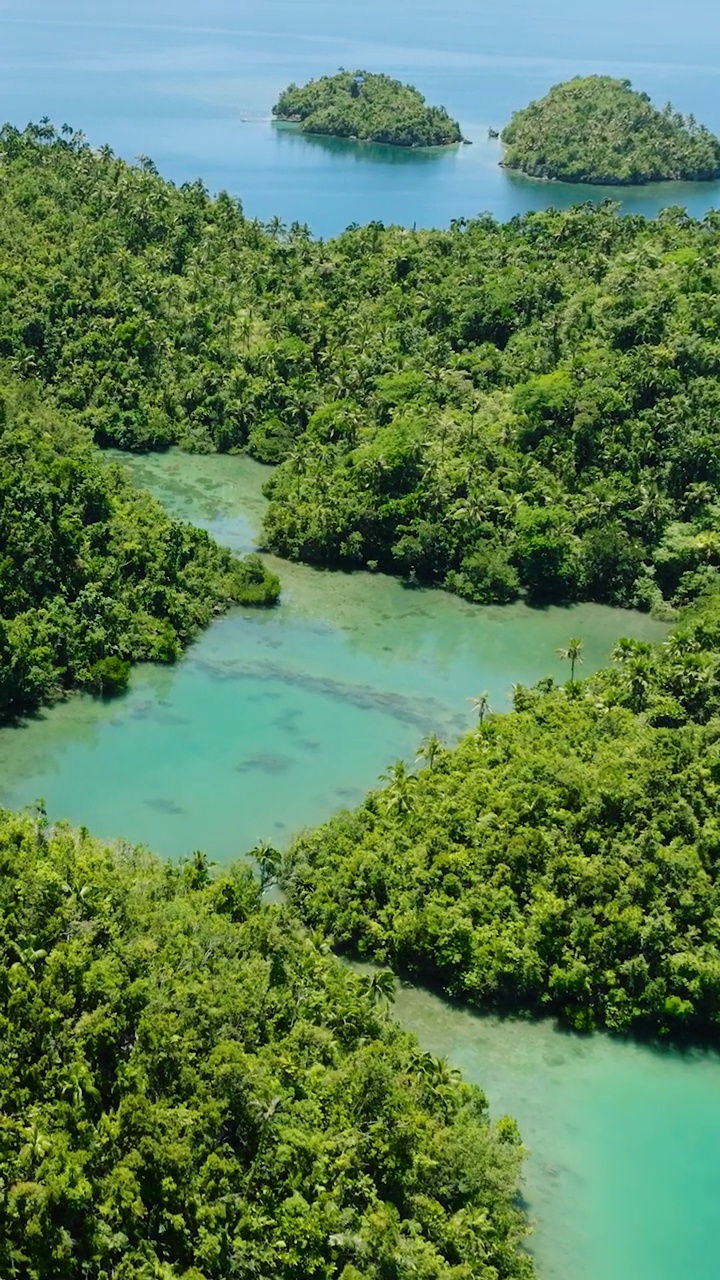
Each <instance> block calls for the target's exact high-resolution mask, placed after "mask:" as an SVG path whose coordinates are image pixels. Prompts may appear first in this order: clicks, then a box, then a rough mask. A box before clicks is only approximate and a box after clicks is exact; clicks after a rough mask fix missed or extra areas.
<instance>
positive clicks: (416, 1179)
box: [0, 813, 533, 1280]
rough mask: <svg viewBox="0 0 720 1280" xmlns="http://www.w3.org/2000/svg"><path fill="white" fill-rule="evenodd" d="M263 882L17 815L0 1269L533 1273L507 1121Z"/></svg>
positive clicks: (99, 1276) (10, 900)
mask: <svg viewBox="0 0 720 1280" xmlns="http://www.w3.org/2000/svg"><path fill="white" fill-rule="evenodd" d="M259 898H260V889H259V885H258V883H257V881H256V880H255V879H254V878H253V876H252V874H251V872H250V871H249V869H248V868H247V867H246V866H242V865H238V866H236V867H234V868H231V869H229V870H227V871H225V872H223V873H222V874H221V875H219V876H218V877H217V878H212V877H211V876H210V874H209V869H208V865H207V860H206V859H205V858H204V857H203V855H202V854H196V855H194V857H193V859H192V860H191V861H190V862H189V863H188V864H187V865H186V866H185V867H175V866H170V865H164V864H161V863H160V862H157V861H155V860H154V859H152V858H151V857H150V856H149V855H148V854H147V853H146V852H144V851H143V850H141V849H133V848H130V847H127V846H121V847H117V848H115V849H110V848H108V847H106V846H103V845H101V844H99V843H97V842H95V841H93V840H91V839H90V838H89V837H88V835H87V833H86V832H82V831H81V832H80V833H76V832H74V831H72V830H70V829H69V828H67V827H65V826H62V825H60V826H58V827H56V828H54V829H53V830H52V831H50V830H49V829H48V828H47V827H46V825H45V823H44V820H43V819H42V817H41V816H40V817H39V818H33V817H31V816H29V815H28V816H22V817H15V816H12V815H10V814H7V813H0V957H1V959H2V964H1V968H0V1044H1V1045H2V1054H0V1274H2V1275H3V1276H7V1277H10V1276H17V1277H23V1280H49V1278H50V1277H52V1280H107V1278H108V1277H110V1276H113V1277H115V1278H116V1280H158V1278H159V1277H162V1278H163V1280H174V1278H177V1280H246V1278H247V1277H250V1276H252V1277H257V1280H305V1278H306V1277H317V1278H318V1280H340V1278H342V1280H349V1277H354V1278H355V1280H387V1277H390V1276H392V1277H397V1280H400V1278H402V1277H417V1280H521V1278H522V1277H524V1278H525V1280H530V1277H531V1276H532V1275H533V1266H532V1262H531V1260H530V1258H529V1256H528V1255H526V1254H525V1253H523V1252H522V1250H521V1243H522V1240H523V1236H524V1234H525V1226H524V1221H523V1218H522V1216H521V1214H520V1212H519V1211H518V1209H517V1207H516V1205H515V1195H516V1187H517V1178H518V1170H519V1164H520V1159H521V1154H522V1152H521V1148H520V1145H519V1139H518V1135H517V1130H516V1129H515V1128H514V1126H513V1125H512V1122H510V1121H507V1120H504V1121H501V1122H500V1123H499V1124H491V1123H490V1121H489V1119H488V1114H487V1104H486V1102H485V1098H484V1097H483V1095H482V1094H481V1093H480V1091H479V1090H478V1089H476V1088H475V1087H472V1086H469V1085H466V1084H463V1083H461V1082H459V1081H458V1080H457V1079H456V1078H455V1076H454V1075H453V1073H451V1072H450V1071H449V1070H448V1069H447V1067H446V1065H445V1064H444V1063H441V1062H437V1061H436V1060H435V1059H433V1058H431V1057H430V1056H429V1055H427V1054H422V1053H420V1051H419V1049H418V1047H417V1044H416V1042H415V1041H414V1039H413V1038H412V1037H411V1036H409V1035H407V1034H405V1033H404V1032H402V1031H401V1030H400V1029H399V1027H398V1026H397V1025H396V1024H394V1023H393V1022H392V1021H391V1020H390V1019H389V1017H388V1015H387V1002H388V1001H389V1000H390V999H392V981H391V980H390V979H389V977H388V975H387V974H382V973H381V974H378V975H375V976H374V977H373V978H371V979H359V978H357V977H355V976H354V975H353V974H352V973H350V972H349V971H348V970H346V969H344V968H343V967H341V966H340V965H339V964H338V962H337V961H336V960H335V959H334V958H333V957H332V956H331V955H328V954H327V948H324V949H323V948H322V947H321V946H319V945H316V943H314V942H313V941H312V940H311V939H309V938H308V937H307V936H305V935H304V934H303V933H302V932H301V930H300V929H299V927H298V925H297V924H296V922H295V921H294V920H293V919H292V918H291V917H290V916H289V915H288V913H287V911H286V910H285V909H279V908H277V907H270V908H262V907H261V906H260V902H259Z"/></svg>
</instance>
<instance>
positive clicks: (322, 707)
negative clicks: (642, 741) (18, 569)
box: [0, 452, 720, 1280]
mask: <svg viewBox="0 0 720 1280" xmlns="http://www.w3.org/2000/svg"><path fill="white" fill-rule="evenodd" d="M127 461H128V462H129V464H130V466H131V469H132V472H133V474H134V476H135V478H136V480H137V482H138V483H142V484H143V485H146V486H147V487H149V488H150V489H152V490H153V491H154V492H155V493H156V495H157V496H158V497H159V498H160V499H161V500H162V501H163V503H164V504H165V506H166V507H167V508H168V509H169V510H171V511H172V512H174V513H176V514H177V515H179V516H182V517H184V518H188V519H192V520H193V521H194V522H195V523H197V524H199V525H202V526H203V527H205V528H207V529H209V530H211V531H212V532H213V533H214V534H215V536H216V537H218V539H219V540H221V541H222V542H224V543H226V544H228V545H230V546H232V547H234V548H235V549H237V550H246V549H249V548H251V547H252V546H253V545H254V544H255V542H256V539H257V536H258V529H259V525H260V520H261V517H262V511H263V507H264V503H265V500H264V498H263V496H262V492H261V487H262V483H263V480H264V478H265V476H266V474H267V472H266V469H264V468H262V467H261V466H259V464H257V463H255V462H252V461H251V460H250V459H247V458H229V457H210V458H207V457H192V456H189V455H184V454H181V453H177V452H172V453H169V454H166V455H164V456H154V457H149V458H137V457H134V458H130V459H127ZM271 562H272V563H273V564H274V565H275V567H276V568H277V569H278V571H279V573H280V574H281V577H282V581H283V587H284V593H283V600H282V603H281V605H280V607H279V608H278V609H276V610H274V611H272V612H270V613H267V614H264V613H263V614H257V613H253V612H251V611H245V610H237V611H235V612H233V613H232V614H230V615H229V616H227V617H226V618H223V619H220V620H219V621H218V622H216V623H215V624H214V625H213V626H212V627H211V628H210V629H209V630H208V631H207V632H206V633H205V634H204V635H203V636H202V637H200V638H199V640H198V641H197V643H196V644H195V646H194V647H193V648H192V649H191V650H190V652H189V653H188V655H187V656H186V657H185V658H184V659H183V661H182V662H180V663H179V664H178V665H177V666H176V667H174V668H157V667H145V668H141V669H140V670H139V671H136V672H135V673H134V674H133V680H132V685H131V688H130V691H129V692H128V694H127V695H126V696H125V697H123V698H121V699H119V700H117V701H112V702H108V703H103V702H99V701H96V700H94V699H91V698H84V697H81V698H73V699H71V700H70V701H68V702H67V703H65V704H64V705H62V706H59V707H56V708H54V709H52V710H50V711H48V712H45V713H43V715H41V716H40V717H38V719H36V720H34V721H32V722H29V723H28V724H27V725H25V726H24V727H23V728H20V729H5V730H3V731H1V732H0V803H2V804H5V805H8V806H11V807H19V806H21V805H23V804H28V803H32V802H33V801H34V800H35V799H37V798H38V797H40V796H43V797H44V798H45V800H46V803H47V805H48V809H49V812H50V814H51V816H53V817H57V816H59V815H61V814H63V815H65V816H67V817H69V818H71V819H72V820H73V821H74V822H76V823H85V824H86V825H87V826H89V827H90V828H91V829H92V830H93V831H95V832H96V833H97V834H99V835H105V836H116V835H124V836H128V837H130V838H132V839H135V840H142V841H144V842H146V843H148V844H149V845H151V846H152V847H153V848H155V849H157V850H158V851H159V852H161V853H165V854H170V855H172V856H179V855H182V854H184V853H188V852H189V851H190V850H192V849H193V848H195V847H202V848H204V849H206V850H207V851H208V852H209V853H210V855H211V856H212V857H213V858H215V859H217V860H218V861H222V860H225V859H227V858H231V857H233V856H236V855H237V854H240V853H242V852H243V851H245V850H246V849H248V848H249V847H250V846H251V845H252V844H253V843H254V842H255V841H256V840H257V839H259V838H267V839H270V840H273V841H275V842H277V843H282V841H283V840H285V839H287V838H289V837H290V835H291V834H292V832H293V831H294V830H296V829H297V828H298V827H300V826H302V825H303V824H307V823H313V822H317V821H320V820H322V819H323V818H324V817H326V816H327V815H328V814H329V813H331V812H332V811H333V810H336V809H338V808H340V807H342V806H344V805H347V804H351V803H353V802H355V801H356V800H357V799H358V798H359V797H360V795H361V794H362V792H363V791H364V789H365V788H367V787H369V786H372V785H373V784H374V783H375V781H376V778H377V775H378V774H379V773H380V772H381V770H382V769H383V767H384V766H385V765H386V764H387V763H388V761H390V760H392V759H393V758H396V757H398V756H405V757H406V758H408V759H410V760H411V759H412V757H413V754H414V751H415V748H416V745H417V743H418V741H419V739H420V737H421V736H422V734H423V733H425V732H428V731H429V730H431V729H432V730H435V731H439V732H440V733H442V734H444V735H445V736H446V737H447V738H448V739H452V738H453V737H454V736H457V735H458V734H459V733H461V732H462V731H463V730H464V729H465V728H466V727H467V726H468V725H469V724H470V723H471V718H472V712H471V708H470V707H469V705H468V703H467V702H466V698H467V696H468V695H469V694H472V693H474V692H478V691H479V690H481V689H488V690H489V691H490V695H491V699H492V702H493V705H494V706H495V708H496V709H497V710H501V709H502V708H504V707H505V706H507V705H508V700H509V693H510V687H511V684H512V682H513V681H517V680H519V681H522V682H525V683H530V682H531V681H534V680H536V679H538V678H539V677H541V676H543V675H545V674H547V673H551V674H553V675H555V676H557V677H559V678H561V677H562V675H563V666H562V663H561V660H560V659H559V658H558V656H557V653H556V649H557V648H558V646H560V645H562V644H564V643H566V642H567V639H568V638H569V637H570V636H571V635H580V636H582V637H584V638H585V641H586V646H587V647H586V658H587V661H586V665H585V667H584V671H587V670H589V669H591V668H592V667H593V666H597V665H599V664H600V663H601V662H603V661H605V660H606V659H607V656H608V653H609V650H610V648H611V646H612V644H613V642H614V640H615V639H617V637H618V636H619V635H620V634H626V635H632V636H636V637H638V638H647V639H656V638H660V637H661V636H662V635H663V634H664V628H663V627H662V626H660V625H659V624H657V623H655V622H653V621H652V620H651V619H650V618H648V617H647V616H645V615H641V614H632V613H621V612H619V611H614V610H611V609H605V608H601V607H599V606H589V605H585V606H581V607H577V608H574V609H571V610H563V609H548V610H543V611H538V610H530V609H528V608H526V607H525V606H520V605H519V606H515V607H512V608H504V609H503V608H487V609H486V608H483V609H480V608H477V607H474V606H471V605H467V604H464V603H463V602H462V601H460V600H457V599H455V598H453V597H451V596H449V595H446V594H444V593H442V592H439V591H425V590H412V589H408V588H406V587H403V586H402V585H401V584H400V583H398V582H396V581H393V580H392V579H389V578H385V577H382V576H380V575H371V574H353V575H333V574H329V573H323V572H317V571H315V570H312V569H309V568H307V567H305V566H301V565H289V564H286V563H285V562H274V561H271ZM565 674H566V673H565ZM396 1011H397V1014H398V1016H399V1017H400V1019H401V1020H402V1022H403V1023H404V1025H405V1026H407V1027H408V1028H409V1029H411V1030H413V1031H415V1032H416V1033H417V1035H418V1036H419V1038H420V1040H421V1041H422V1043H423V1045H424V1046H425V1048H426V1049H428V1050H429V1051H431V1052H433V1053H435V1054H437V1055H438V1056H445V1055H447V1057H448V1058H449V1060H450V1061H451V1062H452V1063H453V1065H455V1066H457V1067H458V1068H460V1069H461V1070H462V1071H463V1073H464V1074H465V1075H466V1076H467V1078H468V1079H471V1080H474V1081H476V1082H477V1083H479V1084H481V1085H482V1087H483V1088H484V1089H485V1090H486V1092H487V1094H488V1097H489V1099H490V1101H491V1105H492V1109H493V1111H494V1112H495V1113H496V1114H502V1113H503V1112H508V1113H510V1114H512V1115H515V1116H516V1117H517V1119H518V1120H519V1122H520V1125H521V1128H522V1132H523V1135H524V1138H525V1141H526V1144H527V1146H528V1148H529V1157H528V1163H527V1178H526V1187H525V1194H526V1197H527V1201H528V1208H529V1212H530V1214H531V1217H532V1218H533V1220H534V1223H535V1230H534V1235H533V1249H534V1251H535V1253H536V1256H537V1259H538V1266H539V1273H540V1277H541V1280H677V1278H678V1276H680V1275H687V1276H688V1277H690V1276H692V1277H693V1280H716V1277H717V1275H718V1271H719V1269H720V1253H719V1252H718V1246H717V1234H718V1233H717V1227H718V1225H720V1224H719V1216H720V1215H719V1212H718V1205H719V1204H720V1166H719V1165H718V1162H717V1158H716V1156H717V1151H718V1149H720V1060H718V1059H715V1058H711V1057H709V1056H707V1055H702V1054H695V1055H688V1056H687V1057H680V1056H678V1055H676V1054H672V1053H669V1052H666V1053H659V1052H655V1051H653V1050H650V1049H647V1048H640V1047H637V1046H634V1045H631V1044H623V1043H619V1042H616V1041H612V1040H610V1039H608V1038H607V1037H604V1036H594V1037H592V1038H591V1039H582V1038H579V1037H573V1036H567V1035H564V1034H562V1033H560V1032H558V1031H557V1030H556V1029H554V1027H553V1026H552V1025H551V1024H550V1023H540V1024H536V1025H531V1024H526V1023H522V1022H513V1021H509V1022H499V1021H497V1020H494V1019H483V1018H477V1017H475V1016H473V1015H472V1014H470V1013H469V1012H467V1011H464V1010H462V1009H459V1008H452V1007H450V1006H448V1005H447V1004H445V1003H443V1002H442V1001H440V1000H438V999H437V998H435V997H434V996H431V995H429V994H427V993H426V992H423V991H419V990H415V989H413V988H405V989H403V990H402V991H401V992H400V993H399V997H398V1001H397V1005H396Z"/></svg>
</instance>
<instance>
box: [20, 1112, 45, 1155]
mask: <svg viewBox="0 0 720 1280" xmlns="http://www.w3.org/2000/svg"><path fill="white" fill-rule="evenodd" d="M22 1132H23V1137H24V1138H25V1139H26V1142H25V1143H24V1145H23V1146H22V1147H21V1148H20V1153H19V1155H20V1160H21V1161H22V1163H23V1164H28V1165H34V1164H40V1163H41V1161H42V1160H44V1159H45V1156H46V1155H48V1153H49V1152H50V1151H51V1150H52V1142H51V1140H50V1138H48V1136H47V1134H45V1133H43V1132H42V1131H41V1129H40V1127H39V1126H38V1123H37V1120H36V1119H35V1118H34V1117H33V1118H32V1120H31V1122H30V1124H29V1125H28V1126H27V1128H25V1129H23V1131H22Z"/></svg>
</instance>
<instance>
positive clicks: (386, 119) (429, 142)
mask: <svg viewBox="0 0 720 1280" xmlns="http://www.w3.org/2000/svg"><path fill="white" fill-rule="evenodd" d="M273 115H274V116H275V117H276V118H277V119H278V120H292V121H296V122H297V123H298V124H299V125H300V126H301V128H302V130H303V133H322V134H330V135H332V136H333V137H336V138H355V139H357V140H358V141H359V142H383V143H387V144H390V145H391V146H395V147H444V146H448V145H449V144H451V143H454V142H462V133H461V132H460V125H459V124H458V122H457V120H451V119H450V116H449V115H448V113H447V111H446V110H445V108H444V107H429V106H428V105H427V103H426V101H425V99H424V97H423V95H422V94H421V93H419V92H418V90H417V89H414V88H413V86H412V85H409V84H401V83H400V81H399V80H392V79H391V78H390V76H384V75H374V74H372V73H371V72H369V71H340V72H339V73H338V74H337V75H335V76H322V77H321V79H319V80H310V81H308V83H307V84H305V85H302V86H298V85H296V84H291V85H289V86H288V88H287V89H285V90H284V92H283V93H281V95H280V97H279V99H278V101H277V102H276V104H275V106H274V107H273Z"/></svg>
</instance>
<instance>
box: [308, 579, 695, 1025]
mask: <svg viewBox="0 0 720 1280" xmlns="http://www.w3.org/2000/svg"><path fill="white" fill-rule="evenodd" d="M567 656H569V657H570V659H571V662H572V667H573V671H572V674H575V667H576V665H577V664H579V662H580V661H581V660H582V645H581V644H580V643H578V641H574V642H571V645H569V646H568V650H567ZM613 658H614V665H613V666H612V667H611V668H608V669H606V670H603V671H600V672H598V673H597V674H596V675H594V676H592V677H591V678H590V679H588V680H586V681H583V682H579V681H578V680H577V679H575V680H571V681H569V682H568V684H566V685H565V686H564V687H560V688H557V687H555V686H554V685H553V681H552V680H550V679H548V680H544V681H542V682H541V683H540V684H539V685H538V686H537V687H536V688H534V689H527V688H524V687H522V686H516V687H515V695H514V706H515V709H514V710H513V711H512V712H509V713H508V714H506V715H498V716H496V715H490V714H489V708H488V705H487V698H486V697H480V698H479V699H477V706H478V711H479V720H480V723H479V725H478V729H477V731H475V732H473V733H471V734H469V735H468V736H467V737H466V738H465V739H464V740H463V741H462V742H461V743H460V745H459V746H458V747H456V748H455V749H452V750H448V749H447V748H446V747H445V746H444V745H443V744H442V743H440V742H439V741H438V740H437V738H435V737H434V736H432V737H430V738H428V739H426V740H425V742H424V743H423V745H422V747H421V750H420V752H419V757H418V759H419V765H418V770H417V771H416V772H412V771H409V770H408V769H407V768H406V766H405V765H404V764H403V763H402V762H399V763H398V764H396V765H394V766H392V768H391V769H390V770H389V771H388V773H387V774H386V775H385V782H386V784H385V786H384V787H383V789H382V790H380V791H377V792H373V793H371V794H370V795H369V796H368V797H367V799H366V800H365V802H364V803H363V804H362V805H361V806H360V807H359V808H358V809H357V810H355V811H354V812H352V813H350V812H345V813H342V814H340V815H339V816H338V817H335V818H333V819H331V820H330V822H328V823H327V824H326V825H325V826H323V827H321V828H320V829H319V830H317V831H315V832H312V833H310V834H308V835H306V836H304V837H303V838H301V839H300V840H299V841H298V842H297V843H296V844H295V846H294V847H293V848H292V849H291V850H290V851H289V853H288V854H287V856H286V858H285V866H284V871H283V882H284V884H285V887H286V889H287V890H288V892H289V896H290V902H291V904H292V906H294V907H295V908H296V910H297V911H298V912H299V913H300V914H301V915H302V917H303V918H304V919H305V920H306V922H307V923H308V924H309V925H311V926H312V927H316V928H319V929H321V930H322V931H323V932H324V933H325V934H326V935H327V936H328V937H330V938H332V939H333V940H334V942H335V944H336V945H337V946H339V947H340V948H342V949H350V950H353V951H355V952H359V953H360V954H361V955H363V956H366V957H369V958H373V959H375V960H379V961H381V962H382V963H390V964H392V965H393V966H395V967H397V968H398V969H400V970H401V971H402V972H405V973H409V974H411V975H412V976H414V977H416V978H418V979H419V980H421V981H426V982H430V983H431V984H433V985H435V986H438V987H440V989H441V990H443V991H445V992H446V993H448V994H449V995H451V996H453V997H462V998H463V999H465V1000H468V1001H469V1002H471V1003H472V1004H475V1005H477V1006H479V1007H481V1008H484V1009H487V1008H496V1009H500V1010H503V1011H508V1010H512V1011H515V1012H518V1011H522V1010H525V1011H526V1012H530V1013H533V1014H542V1013H545V1014H547V1013H552V1014H556V1015H558V1016H559V1017H560V1018H561V1019H562V1020H564V1021H566V1022H568V1023H569V1024H570V1025H572V1026H574V1027H576V1028H577V1029H580V1030H590V1029H592V1028H593V1027H608V1028H610V1029H611V1030H613V1031H627V1030H630V1029H632V1030H636V1031H638V1032H643V1033H645V1034H651V1035H658V1034H660V1035H662V1034H670V1035H672V1036H674V1037H676V1038H683V1037H690V1038H697V1039H704V1038H706V1037H707V1038H709V1039H710V1040H713V1041H715V1042H716V1041H717V1036H718V1030H719V1029H720V821H719V820H718V812H719V808H720V598H718V597H717V596H715V597H713V598H712V599H710V600H709V601H706V602H704V603H703V605H702V607H696V610H695V611H694V612H693V613H692V614H691V615H690V616H689V617H688V618H686V619H685V621H684V622H683V623H682V624H681V625H680V626H679V627H678V628H677V630H676V631H675V632H674V633H673V634H672V635H671V636H670V638H669V639H668V641H667V642H666V643H665V644H663V645H661V646H658V647H655V648H653V647H651V646H650V645H647V644H644V643H641V642H638V641H630V640H621V641H619V642H618V645H617V646H616V649H615V652H614V654H613Z"/></svg>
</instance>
